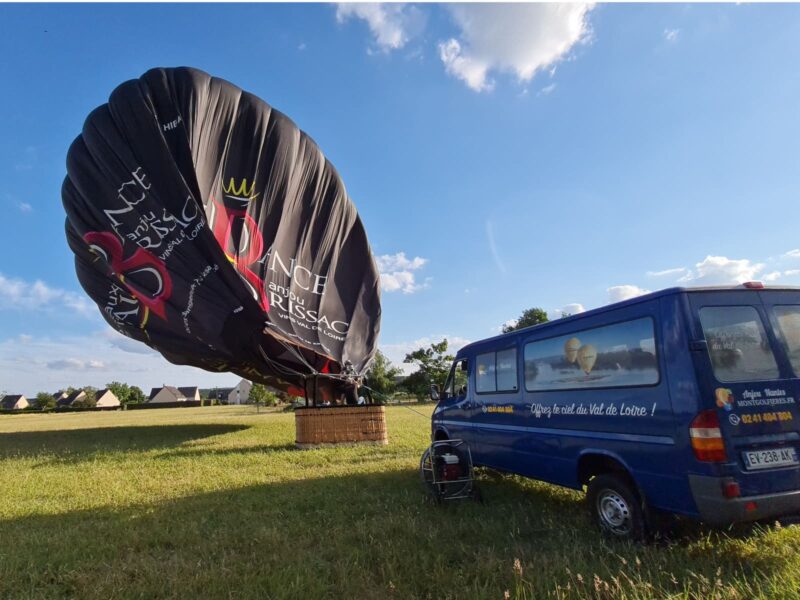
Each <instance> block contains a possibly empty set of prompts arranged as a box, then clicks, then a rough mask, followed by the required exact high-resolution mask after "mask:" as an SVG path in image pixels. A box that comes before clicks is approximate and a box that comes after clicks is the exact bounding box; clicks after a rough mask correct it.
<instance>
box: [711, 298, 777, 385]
mask: <svg viewBox="0 0 800 600" xmlns="http://www.w3.org/2000/svg"><path fill="white" fill-rule="evenodd" d="M700 323H701V324H702V326H703V334H704V335H705V338H706V342H707V343H708V353H709V354H710V355H711V364H712V365H713V367H714V375H715V377H716V378H717V379H718V380H719V381H724V382H727V381H763V380H766V379H778V377H779V373H778V365H777V363H776V362H775V355H774V354H773V353H772V348H771V347H770V343H769V338H768V337H767V334H766V332H765V331H764V324H763V323H762V322H761V317H760V316H759V314H758V311H756V309H755V308H753V307H752V306H706V307H703V308H701V309H700Z"/></svg>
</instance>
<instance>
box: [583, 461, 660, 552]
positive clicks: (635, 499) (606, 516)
mask: <svg viewBox="0 0 800 600" xmlns="http://www.w3.org/2000/svg"><path fill="white" fill-rule="evenodd" d="M586 500H587V502H588V504H589V511H590V512H591V515H592V521H594V523H595V524H596V525H597V526H598V527H599V528H600V531H602V532H603V534H604V535H606V536H608V537H609V538H611V539H616V540H631V541H637V542H639V541H643V540H644V539H645V537H646V535H647V530H648V527H647V511H646V508H645V506H644V502H642V500H641V499H640V498H639V494H638V493H637V492H636V490H635V489H634V488H633V486H632V485H631V484H630V483H628V481H627V480H626V479H624V478H623V477H620V476H619V475H613V474H611V473H604V474H603V475H598V476H597V477H594V478H593V479H592V480H591V481H590V482H589V486H588V488H587V490H586Z"/></svg>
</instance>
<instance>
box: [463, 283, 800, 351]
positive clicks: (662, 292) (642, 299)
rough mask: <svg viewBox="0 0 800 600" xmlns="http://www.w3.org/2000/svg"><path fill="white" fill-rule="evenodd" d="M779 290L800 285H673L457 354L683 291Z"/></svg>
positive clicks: (469, 346)
mask: <svg viewBox="0 0 800 600" xmlns="http://www.w3.org/2000/svg"><path fill="white" fill-rule="evenodd" d="M779 290H788V291H795V292H796V291H800V286H796V285H775V286H769V287H767V286H764V287H763V288H746V287H744V285H735V286H730V285H718V286H704V287H671V288H666V289H663V290H657V291H655V292H650V293H647V294H643V295H641V296H636V297H634V298H628V299H627V300H621V301H620V302H614V303H612V304H605V305H603V306H599V307H597V308H593V309H591V310H587V311H584V312H582V313H578V314H575V315H570V316H569V317H563V318H560V319H556V320H554V321H548V322H547V323H540V324H539V325H531V326H530V327H524V328H523V329H516V330H514V331H509V332H508V333H501V334H500V335H495V336H492V337H488V338H483V339H481V340H476V341H474V342H471V343H469V344H467V345H466V346H464V347H463V348H461V349H460V350H459V351H458V352H457V356H461V354H462V353H463V352H465V351H466V350H470V349H471V348H472V347H473V346H478V345H481V344H484V343H486V342H490V341H493V340H499V339H501V338H505V337H510V336H513V335H516V334H521V333H525V332H529V331H533V330H534V329H535V330H544V329H549V328H552V327H556V326H558V325H562V324H564V323H570V322H572V321H578V320H580V319H583V318H586V317H591V316H593V315H598V314H601V313H603V312H606V311H607V310H611V309H615V310H616V309H618V308H624V307H626V306H633V305H634V304H639V303H640V302H648V301H650V300H653V299H655V298H661V297H662V296H671V295H673V294H683V293H695V292H764V291H770V292H771V291H779Z"/></svg>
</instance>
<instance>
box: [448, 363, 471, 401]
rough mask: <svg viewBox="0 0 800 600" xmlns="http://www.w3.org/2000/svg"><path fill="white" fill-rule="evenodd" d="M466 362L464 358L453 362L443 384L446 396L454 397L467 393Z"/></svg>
mask: <svg viewBox="0 0 800 600" xmlns="http://www.w3.org/2000/svg"><path fill="white" fill-rule="evenodd" d="M467 369H468V363H467V359H466V358H462V359H461V360H459V361H457V362H455V363H453V368H452V369H450V375H449V377H448V378H447V383H446V384H445V386H444V391H445V393H446V395H447V397H448V398H456V397H460V396H466V395H467V380H468V376H467V375H468V373H469V371H468V370H467Z"/></svg>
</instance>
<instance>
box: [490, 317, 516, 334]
mask: <svg viewBox="0 0 800 600" xmlns="http://www.w3.org/2000/svg"><path fill="white" fill-rule="evenodd" d="M517 323H519V319H509V320H508V321H506V322H505V323H503V324H502V325H497V326H495V327H492V329H491V331H492V333H503V330H504V329H505V328H506V327H516V326H517Z"/></svg>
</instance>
